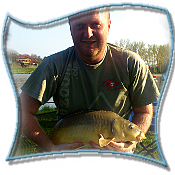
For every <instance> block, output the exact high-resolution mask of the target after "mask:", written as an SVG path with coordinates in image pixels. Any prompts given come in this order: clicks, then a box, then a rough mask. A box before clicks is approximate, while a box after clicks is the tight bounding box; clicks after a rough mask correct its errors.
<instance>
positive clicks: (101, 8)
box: [68, 7, 110, 24]
mask: <svg viewBox="0 0 175 175" xmlns="http://www.w3.org/2000/svg"><path fill="white" fill-rule="evenodd" d="M95 10H98V11H99V13H107V17H108V20H110V7H100V8H95V9H91V10H88V11H83V12H80V13H77V14H75V15H72V16H69V17H68V20H69V24H70V21H71V20H73V19H76V18H78V17H79V16H80V15H81V16H83V15H85V16H86V15H87V13H91V12H92V11H95Z"/></svg>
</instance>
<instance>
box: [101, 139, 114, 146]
mask: <svg viewBox="0 0 175 175" xmlns="http://www.w3.org/2000/svg"><path fill="white" fill-rule="evenodd" d="M114 139H115V138H113V139H104V138H100V139H99V145H100V147H103V146H107V145H108V144H109V143H110V142H111V141H112V140H114Z"/></svg>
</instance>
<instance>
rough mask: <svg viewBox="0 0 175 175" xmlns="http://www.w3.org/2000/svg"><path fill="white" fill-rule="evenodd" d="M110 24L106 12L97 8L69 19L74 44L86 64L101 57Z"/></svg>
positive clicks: (94, 61)
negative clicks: (101, 11)
mask: <svg viewBox="0 0 175 175" xmlns="http://www.w3.org/2000/svg"><path fill="white" fill-rule="evenodd" d="M110 24H111V22H110V20H109V18H108V16H107V13H99V12H98V11H97V10H93V11H91V12H88V13H87V14H84V15H79V16H78V15H77V17H74V18H72V19H70V29H71V35H72V38H73V42H74V45H75V47H76V49H77V52H78V54H79V56H80V57H81V59H82V60H83V61H85V62H86V63H87V64H96V63H97V62H99V61H101V59H102V58H103V55H104V51H105V48H106V43H107V36H108V34H109V29H110Z"/></svg>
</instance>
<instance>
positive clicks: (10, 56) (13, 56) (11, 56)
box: [6, 49, 42, 64]
mask: <svg viewBox="0 0 175 175" xmlns="http://www.w3.org/2000/svg"><path fill="white" fill-rule="evenodd" d="M19 55H20V54H19V53H18V52H17V51H15V50H13V49H10V50H8V51H7V52H6V58H7V61H8V59H11V60H12V62H16V58H17V57H18V56H19ZM22 55H28V56H31V57H33V58H35V59H36V60H37V62H38V64H40V63H41V62H42V58H41V57H40V56H37V55H36V54H31V55H29V54H22Z"/></svg>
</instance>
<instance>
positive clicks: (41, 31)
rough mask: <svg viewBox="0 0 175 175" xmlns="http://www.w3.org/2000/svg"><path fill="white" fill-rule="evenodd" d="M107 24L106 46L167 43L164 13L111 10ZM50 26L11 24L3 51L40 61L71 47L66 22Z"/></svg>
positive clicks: (167, 36)
mask: <svg viewBox="0 0 175 175" xmlns="http://www.w3.org/2000/svg"><path fill="white" fill-rule="evenodd" d="M19 20H20V19H19ZM111 21H112V23H111V29H110V33H109V36H108V42H109V43H112V44H114V43H115V42H116V41H119V40H120V39H125V40H127V39H129V40H130V41H131V42H134V41H136V42H139V41H143V42H145V43H146V44H156V45H163V44H167V43H171V40H170V28H169V23H168V18H167V15H166V13H165V12H164V11H160V10H157V11H155V10H154V11H153V10H145V9H143V8H142V9H138V10H133V9H126V8H125V9H124V8H123V9H122V8H120V9H115V8H112V9H111ZM47 22H48V21H47ZM24 23H25V21H24ZM42 23H45V22H44V21H42ZM46 24H47V23H46ZM51 24H52V25H48V24H47V25H44V27H42V28H41V27H40V28H37V29H35V28H33V27H31V25H27V27H26V25H25V24H23V25H19V23H15V22H14V21H13V20H12V21H11V23H10V25H9V37H8V40H7V49H12V50H15V51H17V52H18V53H19V54H29V55H31V54H36V55H38V56H40V57H41V58H43V57H45V56H49V55H51V54H54V53H56V52H59V51H61V50H64V49H66V48H68V47H70V46H72V45H73V42H72V37H71V35H70V29H69V25H68V22H67V20H64V21H60V20H57V21H54V23H51ZM53 24H54V25H53Z"/></svg>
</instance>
